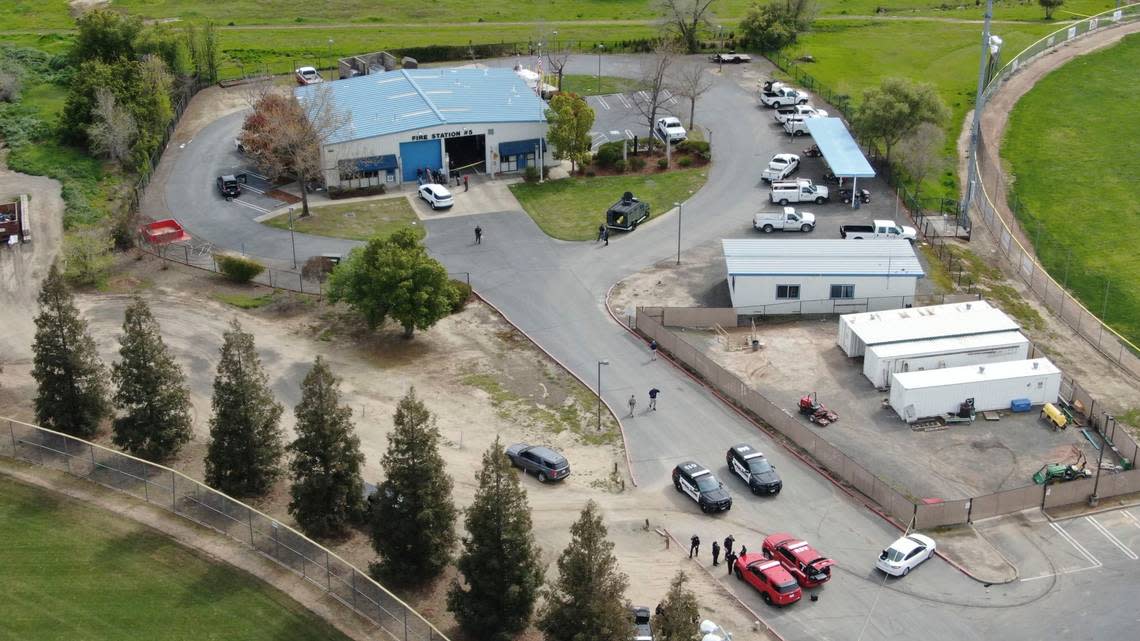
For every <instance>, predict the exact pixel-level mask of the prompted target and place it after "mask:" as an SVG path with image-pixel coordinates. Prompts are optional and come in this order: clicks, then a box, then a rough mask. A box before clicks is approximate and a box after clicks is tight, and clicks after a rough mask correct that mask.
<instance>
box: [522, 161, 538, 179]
mask: <svg viewBox="0 0 1140 641" xmlns="http://www.w3.org/2000/svg"><path fill="white" fill-rule="evenodd" d="M523 180H525V181H527V182H528V183H536V182H538V167H535V166H534V165H528V166H527V168H526V169H524V170H523Z"/></svg>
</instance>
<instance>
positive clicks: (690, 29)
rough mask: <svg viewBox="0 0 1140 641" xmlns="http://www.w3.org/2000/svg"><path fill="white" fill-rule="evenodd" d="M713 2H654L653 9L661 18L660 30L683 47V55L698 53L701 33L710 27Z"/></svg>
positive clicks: (688, 0) (665, 0)
mask: <svg viewBox="0 0 1140 641" xmlns="http://www.w3.org/2000/svg"><path fill="white" fill-rule="evenodd" d="M714 1H715V0H654V3H653V8H654V9H656V10H657V12H658V13H659V14H661V16H662V25H661V26H662V29H663V31H664V32H665V34H666V35H668V36H670V37H672V38H674V39H675V40H676V41H677V42H679V43H680V44H681V46H683V47H684V50H685V53H699V52H700V50H701V33H702V32H703V31H705V30H707V29H708V28H709V27H711V26H712V11H711V8H712V3H713V2H714Z"/></svg>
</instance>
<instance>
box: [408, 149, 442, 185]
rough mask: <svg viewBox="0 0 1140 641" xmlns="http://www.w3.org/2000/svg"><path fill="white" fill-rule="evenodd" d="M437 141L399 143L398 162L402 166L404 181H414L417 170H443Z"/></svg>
mask: <svg viewBox="0 0 1140 641" xmlns="http://www.w3.org/2000/svg"><path fill="white" fill-rule="evenodd" d="M439 143H440V141H438V140H419V141H416V142H402V143H400V162H402V163H403V164H404V180H405V181H414V180H415V179H416V170H417V169H423V168H425V167H426V168H428V169H437V170H438V169H443V152H442V151H441V150H440V144H439Z"/></svg>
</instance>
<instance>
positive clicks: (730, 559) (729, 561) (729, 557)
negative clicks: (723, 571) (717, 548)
mask: <svg viewBox="0 0 1140 641" xmlns="http://www.w3.org/2000/svg"><path fill="white" fill-rule="evenodd" d="M724 564H725V565H727V566H728V573H729V574H732V566H734V565H736V555H735V554H733V553H732V550H728V551H727V552H725V553H724Z"/></svg>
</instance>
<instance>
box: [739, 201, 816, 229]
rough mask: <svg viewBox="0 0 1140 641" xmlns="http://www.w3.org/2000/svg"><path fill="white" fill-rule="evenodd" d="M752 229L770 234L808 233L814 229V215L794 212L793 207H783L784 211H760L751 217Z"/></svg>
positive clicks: (805, 212)
mask: <svg viewBox="0 0 1140 641" xmlns="http://www.w3.org/2000/svg"><path fill="white" fill-rule="evenodd" d="M752 228H753V229H755V230H756V231H762V232H764V233H765V234H770V233H772V232H774V231H776V230H782V231H802V232H805V233H807V232H809V231H811V230H813V229H815V214H813V213H811V212H807V211H804V212H798V213H797V212H796V208H795V207H784V211H782V212H775V211H768V212H765V211H762V212H759V213H757V214H756V215H755V216H753V217H752Z"/></svg>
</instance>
